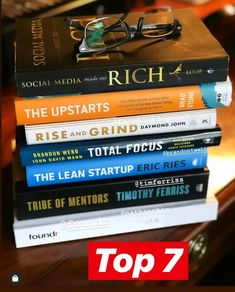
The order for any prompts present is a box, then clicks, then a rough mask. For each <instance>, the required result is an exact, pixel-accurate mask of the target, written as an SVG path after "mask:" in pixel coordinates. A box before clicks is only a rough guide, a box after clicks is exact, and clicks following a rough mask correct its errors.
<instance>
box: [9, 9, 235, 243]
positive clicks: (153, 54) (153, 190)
mask: <svg viewBox="0 0 235 292" xmlns="http://www.w3.org/2000/svg"><path fill="white" fill-rule="evenodd" d="M175 13H176V16H177V19H178V20H179V22H180V23H181V25H182V32H181V34H180V35H179V36H178V37H174V38H166V39H163V40H160V41H156V40H153V39H147V38H138V39H135V40H130V41H129V42H126V43H124V44H122V45H121V46H120V47H118V48H116V49H115V51H111V52H109V51H107V52H102V53H100V54H92V55H91V54H90V55H87V54H79V53H74V43H75V42H77V41H79V40H81V39H82V38H83V33H84V32H83V31H82V30H79V29H78V28H74V27H69V26H66V25H65V23H64V19H63V18H61V17H57V18H56V17H55V18H48V19H46V18H45V19H21V20H18V22H17V38H16V86H17V91H18V97H17V98H16V99H15V109H16V118H17V127H18V129H22V127H24V128H23V134H21V135H19V137H18V141H17V142H18V145H19V156H20V163H21V167H23V168H24V169H25V179H23V180H22V179H21V181H19V180H18V179H16V182H15V209H16V210H15V218H14V226H13V227H14V234H15V241H16V247H26V246H33V245H41V244H47V243H55V242H62V241H68V240H76V239H81V238H90V237H98V236H105V235H110V234H117V233H126V232H134V231H141V230H147V229H155V228H162V227H169V226H176V225H182V224H190V223H198V222H205V221H210V220H215V219H216V217H217V209H218V202H217V200H216V199H215V198H214V197H208V196H207V189H208V179H209V170H208V168H207V147H209V146H216V145H219V144H220V141H221V129H220V127H219V125H217V123H216V107H219V106H229V104H230V102H231V95H232V88H231V82H230V80H229V78H228V61H229V60H228V55H227V54H226V52H225V51H224V49H223V48H222V47H221V45H220V44H219V43H218V42H217V40H216V39H215V38H214V37H213V36H212V35H211V33H210V32H209V31H208V29H207V28H206V27H205V25H204V24H203V22H202V21H201V20H200V19H198V18H197V17H196V16H195V15H194V14H193V12H192V11H191V10H190V9H181V10H176V11H175ZM140 16H141V14H140V13H131V14H130V15H129V16H128V18H127V19H126V21H127V22H128V23H130V24H132V23H136V19H138V18H139V17H140ZM96 17H97V16H96ZM96 17H95V16H94V17H89V19H87V18H86V17H79V18H77V19H74V21H77V22H79V23H80V24H83V25H84V24H86V23H87V22H88V21H91V20H92V19H95V18H96ZM16 177H18V174H17V173H16Z"/></svg>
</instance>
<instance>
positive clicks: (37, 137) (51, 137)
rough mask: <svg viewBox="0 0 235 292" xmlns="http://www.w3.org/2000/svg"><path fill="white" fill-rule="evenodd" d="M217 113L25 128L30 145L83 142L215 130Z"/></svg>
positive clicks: (171, 114)
mask: <svg viewBox="0 0 235 292" xmlns="http://www.w3.org/2000/svg"><path fill="white" fill-rule="evenodd" d="M215 126H216V110H215V109H204V110H194V111H187V112H185V111H182V112H170V113H162V114H151V115H138V116H128V117H121V118H106V119H95V120H85V121H76V122H65V123H52V124H42V125H30V126H25V135H26V142H27V144H28V145H32V144H45V143H56V142H68V141H81V140H91V139H101V138H113V137H124V136H133V135H148V134H158V133H159V134H160V133H166V132H168V133H169V132H178V131H191V130H199V129H212V128H215Z"/></svg>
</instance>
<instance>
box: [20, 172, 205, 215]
mask: <svg viewBox="0 0 235 292" xmlns="http://www.w3.org/2000/svg"><path fill="white" fill-rule="evenodd" d="M208 178H209V170H208V169H207V168H205V169H198V170H191V171H181V172H178V173H166V174H156V175H145V176H137V177H135V178H122V179H113V180H102V181H100V182H98V183H97V182H93V183H90V184H87V183H80V184H77V183H74V184H63V185H61V186H53V187H52V186H47V187H35V188H29V187H27V184H26V182H25V181H16V184H15V207H16V210H17V218H18V219H19V220H24V219H33V218H41V217H49V216H57V215H65V214H72V213H79V212H89V211H95V210H105V209H113V208H123V207H131V206H141V205H149V204H158V203H159V204H160V203H166V202H177V201H187V200H196V199H202V198H205V197H206V195H207V188H208Z"/></svg>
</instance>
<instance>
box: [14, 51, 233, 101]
mask: <svg viewBox="0 0 235 292" xmlns="http://www.w3.org/2000/svg"><path fill="white" fill-rule="evenodd" d="M113 67H115V69H114V68H113ZM113 67H102V68H96V67H93V68H80V69H79V68H75V69H74V68H73V69H65V70H59V71H50V70H45V71H32V72H22V71H18V72H16V86H17V92H18V96H23V97H31V96H45V95H57V94H58V93H60V94H78V93H80V94H90V93H98V92H114V91H127V90H138V89H151V88H156V87H158V88H165V87H175V86H186V85H192V84H200V83H208V82H218V81H226V79H227V76H228V58H227V57H224V58H218V59H204V60H191V61H188V60H180V62H175V61H172V62H170V61H167V62H165V63H163V64H162V63H157V62H155V63H153V64H150V63H148V64H130V65H123V64H122V65H119V64H115V65H114V66H113Z"/></svg>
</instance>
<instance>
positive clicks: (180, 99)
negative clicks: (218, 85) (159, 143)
mask: <svg viewBox="0 0 235 292" xmlns="http://www.w3.org/2000/svg"><path fill="white" fill-rule="evenodd" d="M204 108H207V106H206V105H205V103H204V102H203V97H202V93H201V90H200V86H198V85H196V86H184V87H169V88H157V89H146V90H132V91H119V92H108V93H97V94H85V95H77V96H72V95H68V96H60V97H43V98H35V99H29V98H27V99H26V98H20V97H19V98H16V99H15V110H16V119H17V125H32V124H43V123H54V122H66V121H76V120H89V119H100V118H110V117H119V116H130V115H142V114H153V113H162V112H174V111H183V110H195V109H204Z"/></svg>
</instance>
